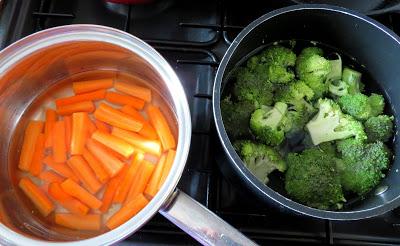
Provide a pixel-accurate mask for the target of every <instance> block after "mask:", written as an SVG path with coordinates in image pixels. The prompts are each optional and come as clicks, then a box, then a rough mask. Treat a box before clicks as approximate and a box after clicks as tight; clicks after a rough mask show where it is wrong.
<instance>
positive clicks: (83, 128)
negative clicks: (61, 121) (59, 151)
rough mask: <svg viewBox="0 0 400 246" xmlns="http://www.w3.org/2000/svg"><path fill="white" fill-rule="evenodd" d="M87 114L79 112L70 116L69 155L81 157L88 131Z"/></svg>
mask: <svg viewBox="0 0 400 246" xmlns="http://www.w3.org/2000/svg"><path fill="white" fill-rule="evenodd" d="M88 119H89V117H88V116H87V113H85V112H79V113H74V114H72V135H71V155H81V154H82V152H83V147H85V140H86V137H87V129H88Z"/></svg>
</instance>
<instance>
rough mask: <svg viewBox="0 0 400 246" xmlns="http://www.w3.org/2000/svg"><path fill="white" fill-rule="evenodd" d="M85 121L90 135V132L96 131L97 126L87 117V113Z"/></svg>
mask: <svg viewBox="0 0 400 246" xmlns="http://www.w3.org/2000/svg"><path fill="white" fill-rule="evenodd" d="M87 117H88V119H87V123H88V134H89V135H88V137H90V136H92V134H93V133H94V132H95V131H97V127H96V125H95V124H94V122H93V121H92V120H91V119H90V118H89V115H87Z"/></svg>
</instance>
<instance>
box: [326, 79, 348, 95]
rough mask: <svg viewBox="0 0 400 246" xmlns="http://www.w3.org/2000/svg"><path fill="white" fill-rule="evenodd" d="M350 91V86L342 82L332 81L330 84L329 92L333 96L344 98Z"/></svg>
mask: <svg viewBox="0 0 400 246" xmlns="http://www.w3.org/2000/svg"><path fill="white" fill-rule="evenodd" d="M348 89H349V85H348V84H347V83H346V82H344V81H342V80H336V81H330V82H329V84H328V90H329V92H330V93H331V94H332V95H333V96H339V97H341V96H344V95H347V94H348V93H349V92H348Z"/></svg>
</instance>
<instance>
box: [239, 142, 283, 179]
mask: <svg viewBox="0 0 400 246" xmlns="http://www.w3.org/2000/svg"><path fill="white" fill-rule="evenodd" d="M235 147H236V149H237V151H238V152H239V155H240V156H241V158H242V160H243V162H244V163H245V165H246V167H247V168H248V169H249V170H250V172H251V173H252V174H254V176H256V177H257V178H258V179H259V180H260V181H262V182H264V183H265V184H266V183H268V175H269V174H270V173H272V172H273V171H274V170H278V171H280V172H284V171H285V170H286V163H285V162H284V161H283V159H282V157H281V156H280V155H279V153H278V152H277V151H276V150H275V149H273V148H272V147H269V146H266V145H264V144H258V143H254V142H252V141H249V140H245V141H238V142H236V143H235Z"/></svg>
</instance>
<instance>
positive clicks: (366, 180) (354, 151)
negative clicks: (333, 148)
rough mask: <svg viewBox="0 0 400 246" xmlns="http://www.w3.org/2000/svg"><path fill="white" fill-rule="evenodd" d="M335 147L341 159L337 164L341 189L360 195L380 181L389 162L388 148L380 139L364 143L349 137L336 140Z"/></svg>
mask: <svg viewBox="0 0 400 246" xmlns="http://www.w3.org/2000/svg"><path fill="white" fill-rule="evenodd" d="M337 149H338V152H339V153H340V154H341V158H342V160H343V161H342V162H341V163H340V164H338V165H337V166H338V171H339V175H340V180H341V184H342V186H343V189H344V190H345V191H351V192H354V193H357V194H358V195H360V196H363V195H365V194H366V193H367V192H369V191H370V190H371V189H372V188H374V187H375V186H376V185H377V184H378V183H379V182H380V180H381V179H382V178H383V177H384V174H383V171H385V170H386V169H387V168H388V166H389V163H390V158H391V154H390V152H389V149H388V148H387V147H386V146H385V144H383V143H382V142H381V141H377V142H374V143H369V144H364V143H362V142H360V141H358V140H356V139H353V138H349V139H345V140H341V141H338V143H337Z"/></svg>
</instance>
